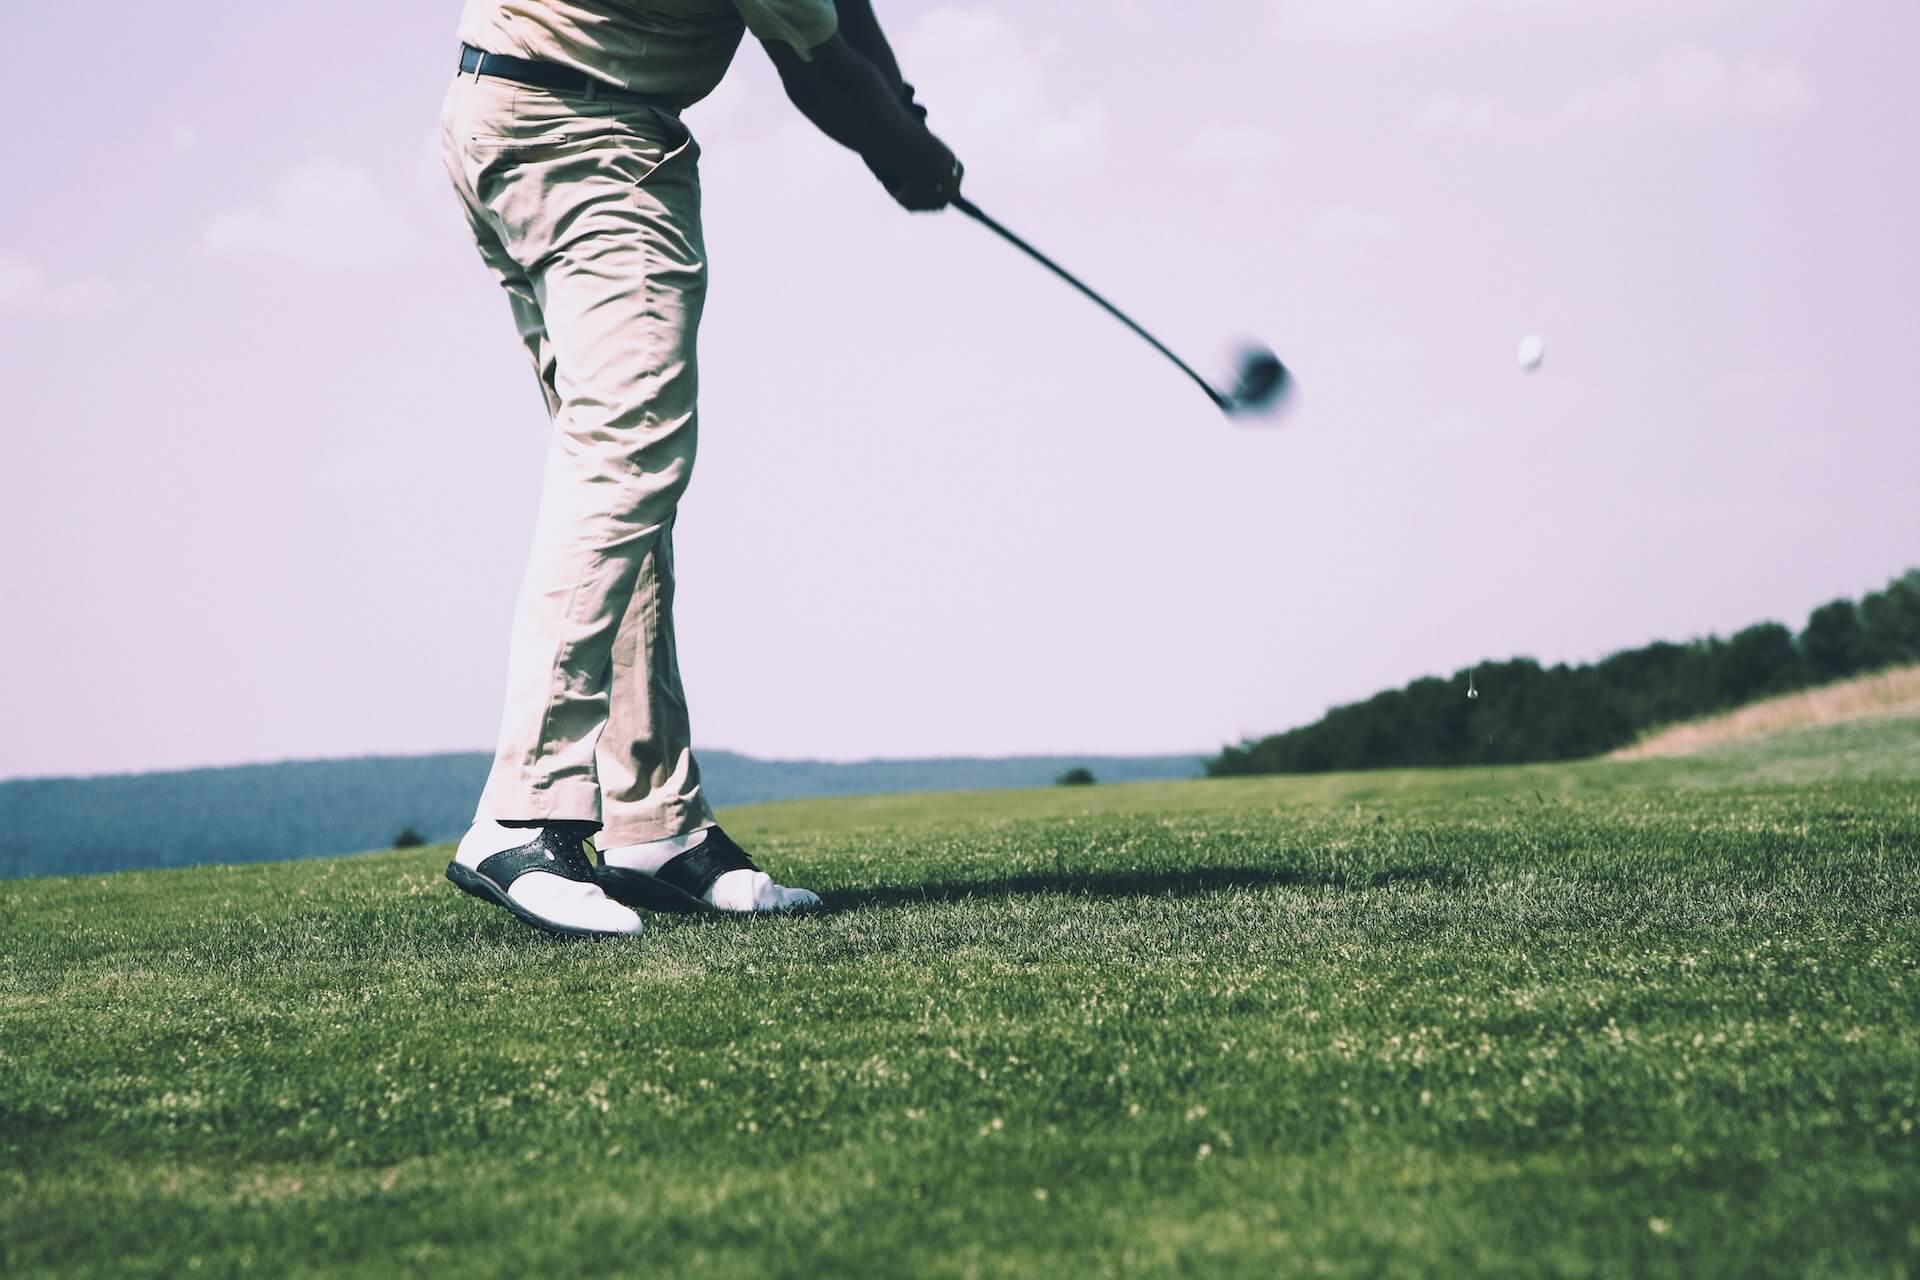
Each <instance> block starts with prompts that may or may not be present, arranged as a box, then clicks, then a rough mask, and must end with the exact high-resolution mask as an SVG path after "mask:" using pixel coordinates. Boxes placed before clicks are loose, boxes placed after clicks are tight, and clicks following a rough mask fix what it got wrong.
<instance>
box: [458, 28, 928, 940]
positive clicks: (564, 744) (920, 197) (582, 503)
mask: <svg viewBox="0 0 1920 1280" xmlns="http://www.w3.org/2000/svg"><path fill="white" fill-rule="evenodd" d="M749 31H751V32H752V33H753V34H754V35H755V36H756V37H758V39H759V40H760V42H761V44H762V46H763V47H764V48H765V49H766V51H767V53H768V55H769V56H770V57H771V58H772V59H773V62H774V65H775V66H776V67H777V68H778V70H779V73H780V77H781V80H782V81H783V83H784V84H785V86H786V90H787V95H788V97H790V98H791V99H792V100H793V103H794V105H795V106H797V107H798V108H799V109H800V110H801V111H802V112H803V113H805V115H806V116H807V117H808V118H809V119H811V120H812V121H813V122H814V124H815V125H817V126H818V127H819V128H820V129H821V130H822V131H823V132H825V133H826V134H827V136H829V137H831V138H833V139H834V140H835V141H837V142H840V143H842V144H844V145H845V146H847V147H850V148H852V149H853V150H854V151H856V152H858V153H859V154H860V156H861V158H862V159H864V160H865V161H866V164H867V167H868V168H869V169H871V170H872V171H873V173H874V175H875V176H876V177H877V178H879V179H880V181H881V183H882V184H883V185H884V186H885V187H886V189H887V190H888V191H889V192H890V193H891V194H892V196H893V198H894V199H895V200H897V201H898V202H899V203H900V204H902V205H904V206H905V207H906V208H908V209H913V210H933V209H939V208H942V207H944V206H945V205H946V204H947V203H948V202H949V201H950V200H952V199H953V197H954V196H955V195H956V194H957V193H958V191H959V183H960V165H959V163H958V162H957V161H956V160H955V159H954V156H953V153H952V152H951V151H949V150H948V149H947V148H946V146H945V145H944V144H942V143H941V142H940V140H939V139H938V138H935V137H934V136H933V135H932V134H931V133H929V132H928V131H927V128H926V125H925V124H924V123H923V120H924V118H925V115H926V113H925V112H924V111H923V110H921V109H920V108H919V107H918V106H916V105H915V103H914V100H913V91H912V89H911V88H910V87H909V86H908V85H907V84H906V83H905V82H903V81H902V79H901V77H900V70H899V67H898V66H897V65H896V63H895V62H894V57H893V52H892V50H891V49H890V48H889V47H888V45H887V40H886V37H885V36H884V35H883V34H882V33H881V30H880V26H879V24H878V22H876V21H875V19H874V15H873V12H872V10H871V8H870V7H869V0H467V4H466V9H465V11H464V13H463V14H462V15H461V19H460V41H461V46H460V63H459V74H458V75H457V76H456V77H455V79H454V82H453V86H452V88H451V89H450V90H449V91H448V93H447V98H446V102H445V105H444V107H443V108H442V112H441V147H442V152H443V155H444V157H445V161H446V167H447V172H448V175H449V176H450V177H451V178H452V179H453V186H454V190H455V192H456V193H457V194H458V196H459V198H460V203H461V206H462V207H463V208H464V209H465V211H466V216H467V223H468V225H469V226H470V227H471V228H472V231H473V237H474V240H475V242H476V243H477V244H478V245H479V249H480V257H481V259H482V261H484V262H485V263H486V265H487V268H488V269H489V270H490V271H491V272H492V273H493V275H494V276H495V277H496V278H497V279H498V280H499V282H500V286H501V288H502V289H504V290H505V291H506V295H507V302H508V305H509V306H510V307H511V308H512V312H513V321H514V326H515V328H517V329H518V331H519V334H520V340H521V342H522V343H523V344H525V347H526V351H527V355H528V356H529V358H530V359H531V360H532V362H533V370H534V373H535V375H536V376H537V377H538V379H539V382H540V389H541V393H542V395H543V396H544V397H545V400H546V406H547V413H548V416H549V417H550V419H551V421H552V435H551V441H552V442H551V445H550V447H549V449H548V454H547V462H546V473H545V479H544V482H543V486H542V490H541V495H540V507H539V515H538V518H537V520H536V523H535V529H534V537H533V551H532V555H531V558H530V560H529V562H528V565H527V572H526V579H525V581H524V583H523V585H522V587H521V590H520V598H519V603H518V605H517V606H516V612H515V615H514V623H513V634H512V640H511V644H510V649H509V656H508V675H507V705H506V713H505V715H504V717H503V719H502V724H501V728H500V741H499V747H498V750H497V752H496V753H495V756H494V761H493V768H492V772H491V773H490V774H489V776H488V778H487V784H486V788H485V790H484V791H483V792H482V794H481V797H480V805H479V810H478V813H477V814H476V816H475V819H474V824H473V827H472V828H471V830H469V831H468V832H467V834H466V836H465V838H464V839H462V840H461V842H460V848H459V851H458V853H456V854H455V856H454V860H453V862H452V863H451V864H450V865H449V866H448V867H447V878H448V879H450V880H452V881H453V882H454V883H455V884H456V885H458V886H460V887H461V888H462V889H465V890H466V891H468V892H469V893H472V894H475V895H476V896H478V897H481V898H484V899H486V900H487V901H489V902H492V903H494V904H496V905H498V906H501V907H504V908H505V909H506V910H508V911H510V912H512V913H513V914H514V915H516V916H518V917H519V918H520V919H522V920H524V921H525V922H527V923H528V924H531V925H533V926H535V927H537V928H541V929H545V930H547V931H549V932H552V933H560V934H569V935H585V936H599V935H610V934H635V933H638V932H640V929H641V924H640V917H639V916H638V915H636V914H635V913H634V912H633V911H632V910H631V907H633V906H636V905H642V906H650V907H651V906H658V907H675V906H677V907H683V908H690V909H705V910H715V911H722V912H735V913H743V914H744V913H764V912H785V911H794V910H801V909H805V908H808V907H814V906H818V905H819V902H820V900H819V898H818V897H816V896H815V895H814V894H812V893H809V892H807V891H806V890H804V889H790V888H786V887H784V886H782V885H779V884H776V883H774V881H773V880H772V878H771V877H769V876H768V875H766V874H765V873H764V872H762V871H761V870H760V869H759V868H757V867H756V866H755V865H754V863H753V861H752V859H751V858H749V857H748V856H747V854H746V852H745V851H744V850H742V849H741V848H740V847H739V846H738V845H737V844H735V843H734V842H733V841H732V840H730V839H728V838H727V836H726V834H725V833H724V832H723V831H721V830H720V828H719V827H718V826H716V825H715V823H714V817H713V811H712V809H711V808H709V807H708V804H707V799H706V796H705V795H704V794H703V793H702V791H701V788H700V769H699V766H698V765H697V764H696V763H695V761H694V756H693V747H692V733H691V730H690V728H689V726H688V718H687V703H686V697H685V695H684V694H683V693H682V692H681V688H680V670H679V663H678V660H677V657H676V654H675V649H674V638H673V521H674V513H675V511H676V509H677V508H678V506H679V502H680V496H681V494H682V493H683V492H685V490H686V487H687V479H688V476H689V474H690V473H691V471H692V469H693V458H694V437H695V424H696V408H695V401H696V398H697V390H698V375H697V371H696V363H695V357H694V337H695V334H696V332H697V330H698V329H699V326H700V311H701V305H702V302H703V300H704V298H705V295H706V281H707V277H706V255H705V250H704V248H703V245H702V242H701V235H700V179H699V173H698V169H697V160H698V156H699V148H698V146H696V145H695V143H694V141H693V138H692V136H691V135H690V134H689V133H688V132H687V129H686V126H685V125H683V124H682V123H681V121H680V112H681V110H682V109H684V108H685V107H687V106H689V105H691V104H693V103H695V102H698V101H699V100H700V99H701V98H704V97H705V96H706V95H707V94H708V93H710V92H712V90H713V88H714V86H715V85H717V84H718V83H719V81H720V78H721V76H722V75H723V74H724V73H725V72H726V69H727V66H728V64H729V63H730V62H731V61H732V59H733V56H734V53H735V51H736V50H737V49H738V47H739V44H740V41H741V38H742V36H743V35H744V34H745V33H746V32H749ZM798 198H804V193H794V192H775V193H771V199H770V200H769V203H770V204H773V205H775V206H776V207H777V206H778V204H779V203H780V202H781V201H782V200H786V199H798ZM596 841H597V843H598V845H599V849H598V858H599V861H598V863H597V864H596V862H595V854H596V850H595V842H596Z"/></svg>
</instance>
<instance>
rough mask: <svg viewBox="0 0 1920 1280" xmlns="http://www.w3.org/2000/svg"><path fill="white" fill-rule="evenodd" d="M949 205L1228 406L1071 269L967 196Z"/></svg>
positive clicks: (1182, 362)
mask: <svg viewBox="0 0 1920 1280" xmlns="http://www.w3.org/2000/svg"><path fill="white" fill-rule="evenodd" d="M953 207H954V208H956V209H958V210H959V211H960V212H962V213H964V214H966V215H967V216H968V217H969V218H972V219H973V220H974V221H975V222H978V223H979V224H980V225H981V226H983V227H985V228H987V230H989V231H992V232H994V233H995V234H997V235H998V236H1000V237H1001V238H1002V239H1003V240H1005V241H1006V242H1007V243H1008V244H1010V245H1012V246H1013V247H1014V248H1016V249H1018V250H1020V252H1022V253H1024V254H1026V255H1027V256H1028V257H1029V258H1032V259H1033V260H1034V261H1035V262H1037V263H1039V264H1040V265H1041V266H1043V267H1045V268H1046V269H1047V270H1049V271H1051V272H1053V274H1055V275H1057V276H1059V277H1060V278H1061V279H1062V280H1065V281H1066V282H1067V283H1068V284H1070V285H1072V286H1073V287H1074V288H1076V289H1078V290H1079V291H1080V292H1081V293H1083V294H1085V295H1086V296H1087V297H1089V298H1091V299H1092V300H1093V301H1095V302H1097V303H1099V304H1100V307H1101V308H1102V309H1103V310H1104V311H1105V312H1106V313H1107V314H1108V315H1110V316H1112V317H1113V318H1114V319H1115V320H1118V321H1119V322H1120V323H1121V324H1123V325H1125V326H1127V328H1129V329H1131V330H1133V331H1134V332H1135V333H1137V334H1139V335H1140V336H1141V337H1142V338H1144V339H1146V341H1147V343H1148V345H1150V346H1151V347H1152V348H1153V349H1154V350H1155V351H1158V352H1159V353H1160V354H1161V355H1163V356H1165V357H1166V358H1167V359H1169V360H1171V361H1173V363H1174V365H1175V367H1177V368H1178V369H1179V370H1180V372H1182V373H1184V374H1186V375H1187V376H1188V377H1189V378H1192V379H1193V380H1194V382H1196V383H1197V384H1199V387H1200V389H1201V390H1202V391H1204V392H1206V393H1207V399H1209V400H1211V401H1213V402H1214V404H1216V405H1218V406H1219V407H1220V408H1222V409H1226V408H1228V407H1229V402H1228V400H1227V397H1225V396H1223V395H1221V394H1220V393H1219V392H1218V391H1216V390H1214V387H1213V384H1212V383H1210V382H1208V381H1207V380H1206V379H1205V378H1203V377H1201V376H1200V375H1199V374H1197V373H1195V372H1194V370H1193V366H1192V365H1190V364H1188V363H1187V362H1186V361H1185V360H1182V359H1181V358H1180V357H1179V356H1177V355H1175V354H1173V352H1172V350H1170V349H1169V348H1168V346H1167V344H1166V343H1164V342H1162V341H1160V339H1158V338H1156V337H1154V336H1153V335H1152V334H1150V333H1148V332H1147V331H1146V330H1145V329H1142V328H1141V327H1140V326H1139V325H1138V324H1137V323H1135V321H1134V319H1133V317H1132V316H1130V315H1128V314H1127V313H1126V312H1124V311H1122V310H1121V309H1120V308H1118V307H1116V306H1114V305H1113V304H1112V303H1111V302H1108V301H1107V300H1106V299H1105V298H1103V297H1101V296H1100V295H1099V294H1097V293H1095V292H1094V291H1093V290H1092V289H1090V288H1088V287H1087V285H1086V284H1085V282H1083V281H1082V280H1081V279H1080V278H1079V277H1078V276H1076V275H1074V274H1073V273H1072V272H1071V271H1068V270H1067V269H1066V268H1065V267H1063V266H1061V265H1060V264H1059V263H1057V262H1055V261H1054V260H1053V259H1052V258H1049V257H1048V256H1047V255H1046V254H1044V253H1042V252H1040V251H1039V250H1038V249H1036V248H1034V247H1033V246H1032V245H1030V244H1028V243H1027V242H1026V241H1025V240H1022V239H1021V238H1020V237H1019V236H1017V235H1015V234H1014V233H1013V232H1011V231H1009V230H1007V228H1005V227H1004V226H1002V225H1000V223H999V222H997V221H995V220H994V219H993V218H992V217H990V216H988V215H987V214H986V213H985V212H983V211H982V210H981V208H980V206H979V205H976V204H975V203H973V201H971V200H969V199H967V198H966V197H965V196H955V197H954V198H953Z"/></svg>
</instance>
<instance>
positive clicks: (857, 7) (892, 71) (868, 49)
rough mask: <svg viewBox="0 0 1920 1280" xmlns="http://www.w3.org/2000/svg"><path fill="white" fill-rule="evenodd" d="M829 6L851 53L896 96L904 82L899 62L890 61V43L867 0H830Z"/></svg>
mask: <svg viewBox="0 0 1920 1280" xmlns="http://www.w3.org/2000/svg"><path fill="white" fill-rule="evenodd" d="M833 7H834V9H835V10H836V11H837V12H838V13H839V15H840V34H841V35H842V36H844V37H845V38H846V41H847V43H848V44H850V45H852V46H853V51H854V52H855V53H857V54H859V55H860V56H861V57H863V58H865V59H866V60H867V61H868V62H871V63H872V64H873V65H874V67H875V69H877V70H878V71H879V72H880V74H881V75H882V76H885V77H886V81H887V85H888V87H889V88H890V89H892V91H893V96H894V97H896V98H897V97H899V96H900V95H901V93H902V92H903V91H904V90H905V88H906V82H905V81H904V80H902V79H901V77H900V64H899V63H898V62H897V61H895V60H894V56H893V46H892V45H890V44H888V43H887V34H886V32H884V31H882V30H881V29H880V19H878V18H876V17H874V16H873V5H872V3H871V2H870V0H834V6H833Z"/></svg>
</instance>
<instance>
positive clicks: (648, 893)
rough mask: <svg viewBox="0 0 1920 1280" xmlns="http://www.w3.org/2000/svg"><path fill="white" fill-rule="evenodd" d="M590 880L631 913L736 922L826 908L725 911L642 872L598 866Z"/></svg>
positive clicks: (808, 912)
mask: <svg viewBox="0 0 1920 1280" xmlns="http://www.w3.org/2000/svg"><path fill="white" fill-rule="evenodd" d="M593 878H594V879H595V880H596V881H598V882H599V885H600V889H601V891H602V892H604V893H605V894H606V895H607V896H608V897H609V898H612V899H613V900H614V901H615V902H617V903H619V904H620V905H621V906H623V907H630V908H633V909H634V910H640V909H645V910H648V911H671V912H674V913H676V914H678V915H704V916H725V917H726V918H727V919H729V920H738V919H740V918H741V917H742V916H803V915H808V914H810V913H812V912H815V911H819V910H821V909H823V908H824V907H825V906H826V903H824V902H817V903H815V904H814V905H812V906H809V907H775V908H774V909H773V910H771V911H727V910H725V909H724V908H721V907H716V906H714V905H713V904H712V903H711V902H708V901H706V900H705V899H703V898H696V897H694V896H693V895H692V894H690V893H687V892H685V891H684V890H682V889H678V888H675V887H674V886H673V885H670V884H668V883H667V882H666V881H664V880H661V879H658V878H657V877H654V876H650V875H648V874H647V873H646V872H644V871H629V870H628V869H627V868H625V867H608V866H601V867H597V868H595V869H594V873H593Z"/></svg>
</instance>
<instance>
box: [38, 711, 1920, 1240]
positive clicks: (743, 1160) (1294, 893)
mask: <svg viewBox="0 0 1920 1280" xmlns="http://www.w3.org/2000/svg"><path fill="white" fill-rule="evenodd" d="M728 821H729V827H730V829H732V830H733V831H734V832H735V834H736V835H738V836H740V837H742V838H743V839H744V840H746V841H747V842H748V843H749V844H750V846H751V847H754V848H755V849H757V850H758V851H759V852H760V853H762V854H763V855H764V856H763V861H765V862H766V863H768V864H769V865H771V866H772V867H774V868H776V869H777V870H780V871H782V872H785V873H787V876H788V878H790V879H792V880H794V881H796V882H798V883H803V884H809V885H813V886H816V887H818V888H820V889H821V890H822V891H823V892H825V893H826V894H827V895H828V896H829V898H830V899H831V900H832V901H833V902H834V904H835V905H836V907H837V910H835V911H834V912H833V913H831V914H829V915H826V916H823V917H819V918H815V919H810V920H800V921H760V922H707V921H699V920H686V919H679V918H656V919H655V922H654V925H653V928H652V929H651V931H650V932H649V933H648V935H647V936H646V937H645V938H643V939H639V940H636V941H619V942H609V943H584V944H582V943H572V944H569V943H560V942H554V941H551V940H547V939H544V938H541V937H539V936H536V935H534V934H532V933H530V932H528V931H527V930H525V929H524V928H522V927H521V926H519V925H518V924H516V923H515V922H514V921H512V920H511V919H509V918H508V917H507V916H505V915H504V914H502V913H499V912H496V911H491V910H488V909H487V908H485V907H483V906H482V905H480V904H479V903H477V902H474V901H473V900H471V899H468V898H465V897H464V896H462V895H460V894H458V893H457V892H456V891H455V890H454V889H453V888H452V887H451V886H449V885H448V884H446V883H445V882H444V881H443V880H442V879H441V878H440V873H441V868H442V866H443V865H444V863H445V860H446V857H447V852H448V851H447V850H446V849H445V848H439V849H425V850H412V851H408V852H405V853H386V854H376V855H370V856H365V857H356V858H343V859H332V860H327V861H315V862H293V863H284V864H274V865H254V866H244V867H230V868H229V867H212V868H202V869H197V870H187V871H168V872H152V873H134V874H125V875H118V876H113V877H109V878H106V879H45V880H31V881H13V882H7V883H0V937H3V938H4V946H3V947H0V1153H3V1154H0V1273H4V1274H5V1275H6V1276H9V1277H14V1276H28V1275H38V1274H61V1275H99V1276H107V1275H113V1276H124V1275H152V1276H169V1277H171V1276H179V1275H189V1274H193V1275H221V1274H235V1273H244V1272H253V1273H258V1274H289V1275H366V1274H401V1273H413V1274H420V1275H452V1274H459V1275H463V1276H492V1275H503V1276H504V1275H527V1274H540V1275H556V1276H557V1275H576V1274H596V1273H598V1274H639V1273H660V1274H674V1273H685V1274H714V1275H742V1276H788V1275H793V1276H798V1275H820V1274H833V1275H838V1274H876V1275H901V1276H948V1275H951V1276H962V1275H980V1276H996V1275H1033V1274H1045V1273H1052V1274H1053V1275H1055V1276H1068V1275H1075V1276H1077V1275H1103V1274H1104V1275H1135V1274H1153V1273H1159V1274H1185V1275H1194V1276H1217V1275H1249V1276H1256V1275H1257V1276H1267V1275H1273V1274H1280V1273H1325V1274H1335V1275H1375V1274H1400V1275H1430V1274H1434V1273H1436V1272H1451V1273H1473V1274H1511V1275H1542V1274H1563V1275H1641V1274H1665V1275H1687V1276H1694V1275H1743V1276H1744V1275H1834V1274H1853V1275H1872V1276H1912V1275H1915V1274H1920V1132H1916V1128H1917V1126H1920V1012H1917V1011H1920V920H1917V919H1916V914H1915V911H1916V906H1917V905H1920V722H1872V723H1868V724H1865V725H1857V726H1842V727H1840V728H1838V729H1823V730H1815V731H1807V733H1806V734H1804V735H1782V736H1781V737H1780V738H1777V739H1768V740H1764V741H1758V742H1749V743H1743V744H1737V745H1736V746H1732V747H1728V748H1725V749H1722V750H1720V751H1717V752H1715V753H1712V754H1711V755H1707V756H1701V757H1695V758H1692V759H1687V760H1679V761H1653V762H1644V763H1635V764H1616V765H1607V764H1583V765H1577V766H1560V767H1531V768H1521V769H1509V770H1485V769H1475V770H1459V771H1445V772H1431V773H1382V774H1368V775H1350V776H1337V777H1323V778H1309V779H1255V780H1235V781H1209V782H1192V783H1173V784H1155V785H1144V786H1136V787H1124V788H1120V787H1098V788H1071V789H1055V790H1048V791H1036V792H1018V793H1000V794H992V795H961V796H920V797H910V796H909V797H889V798H883V799H873V800H858V801H820V802H805V803H799V804H791V805H782V806H769V807H765V808H760V809H755V810H743V811H740V812H738V813H735V814H731V815H728Z"/></svg>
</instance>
